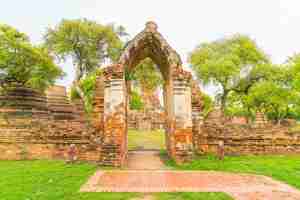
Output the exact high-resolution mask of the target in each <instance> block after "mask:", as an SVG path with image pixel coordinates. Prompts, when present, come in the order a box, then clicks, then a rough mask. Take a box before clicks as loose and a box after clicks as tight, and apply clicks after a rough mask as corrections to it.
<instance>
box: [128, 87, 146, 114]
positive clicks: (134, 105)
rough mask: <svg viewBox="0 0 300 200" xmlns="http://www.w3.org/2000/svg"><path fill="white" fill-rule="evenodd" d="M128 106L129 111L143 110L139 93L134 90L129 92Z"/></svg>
mask: <svg viewBox="0 0 300 200" xmlns="http://www.w3.org/2000/svg"><path fill="white" fill-rule="evenodd" d="M129 105H130V109H131V110H142V109H143V108H144V103H143V100H142V98H141V96H140V95H139V93H138V92H137V91H135V90H133V91H132V92H131V98H130V101H129Z"/></svg>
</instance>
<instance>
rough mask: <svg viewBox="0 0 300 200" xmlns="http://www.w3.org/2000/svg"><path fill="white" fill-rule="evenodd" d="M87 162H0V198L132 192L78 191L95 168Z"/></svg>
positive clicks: (116, 196) (36, 199) (88, 198)
mask: <svg viewBox="0 0 300 200" xmlns="http://www.w3.org/2000/svg"><path fill="white" fill-rule="evenodd" d="M96 169H97V168H96V167H95V166H93V165H90V164H74V165H66V164H65V163H64V162H62V161H0V174H1V175H0V199H1V200H80V199H82V200H96V199H97V200H98V199H99V200H100V199H101V200H102V199H103V200H129V199H132V198H133V197H137V196H139V195H138V194H134V193H79V192H78V191H79V188H80V186H81V185H82V184H83V183H85V182H86V180H87V179H88V177H89V176H90V175H92V174H93V173H94V172H95V171H96Z"/></svg>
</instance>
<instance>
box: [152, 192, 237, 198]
mask: <svg viewBox="0 0 300 200" xmlns="http://www.w3.org/2000/svg"><path fill="white" fill-rule="evenodd" d="M154 199H155V200H232V198H231V197H229V196H228V195H226V194H224V193H205V192H203V193H193V192H186V193H158V194H155V195H154Z"/></svg>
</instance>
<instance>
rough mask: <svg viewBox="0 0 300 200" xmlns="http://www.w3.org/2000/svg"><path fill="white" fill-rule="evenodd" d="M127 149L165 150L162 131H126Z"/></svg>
mask: <svg viewBox="0 0 300 200" xmlns="http://www.w3.org/2000/svg"><path fill="white" fill-rule="evenodd" d="M128 149H129V150H137V149H157V150H160V149H165V133H164V131H163V130H155V131H139V130H132V129H131V130H128Z"/></svg>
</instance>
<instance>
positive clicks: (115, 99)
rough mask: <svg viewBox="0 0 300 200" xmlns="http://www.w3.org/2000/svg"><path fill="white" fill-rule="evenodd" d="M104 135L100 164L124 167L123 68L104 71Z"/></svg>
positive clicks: (124, 106) (124, 111)
mask: <svg viewBox="0 0 300 200" xmlns="http://www.w3.org/2000/svg"><path fill="white" fill-rule="evenodd" d="M104 77H105V89H104V134H103V144H102V149H101V159H100V163H101V164H102V165H106V166H122V165H123V164H124V161H125V159H126V156H127V138H126V134H127V125H126V85H125V77H124V71H123V67H122V66H121V65H113V66H110V67H107V68H106V69H105V71H104Z"/></svg>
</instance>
